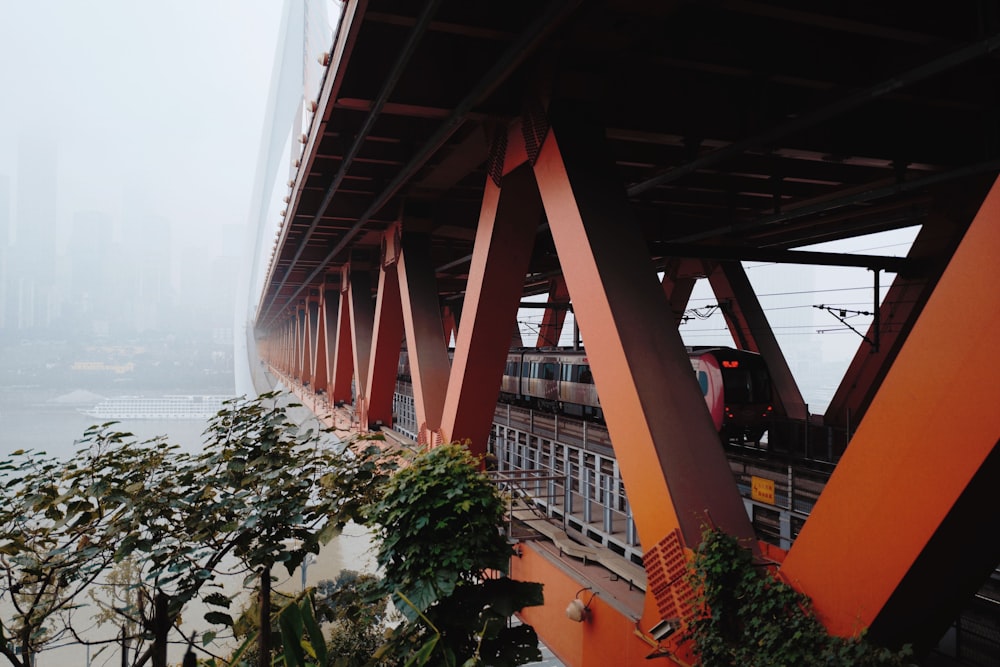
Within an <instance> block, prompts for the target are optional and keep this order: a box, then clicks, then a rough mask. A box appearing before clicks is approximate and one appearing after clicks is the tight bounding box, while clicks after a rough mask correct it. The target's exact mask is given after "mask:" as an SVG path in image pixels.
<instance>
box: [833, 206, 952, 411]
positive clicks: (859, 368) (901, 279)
mask: <svg viewBox="0 0 1000 667" xmlns="http://www.w3.org/2000/svg"><path fill="white" fill-rule="evenodd" d="M963 231H965V227H964V225H957V224H955V222H954V221H952V220H946V219H941V218H940V217H938V218H936V219H935V220H934V224H932V225H925V226H924V227H922V228H921V230H920V232H919V233H918V234H917V238H916V239H914V241H913V245H911V246H910V251H909V252H908V253H907V255H906V256H907V257H909V258H912V259H915V260H919V261H922V262H923V263H925V265H927V266H929V267H933V266H934V265H936V264H937V262H936V261H934V260H936V258H937V257H941V256H942V255H944V256H948V255H950V254H952V253H953V252H954V250H955V248H956V247H957V246H958V243H959V240H960V239H961V233H962V232H963ZM928 273H930V274H931V275H928ZM937 278H938V276H937V275H936V274H934V269H933V268H931V269H929V270H928V271H921V272H917V273H914V274H913V275H902V274H897V275H896V277H895V278H894V279H893V281H892V286H891V287H890V288H889V291H888V292H886V295H885V299H883V301H882V305H881V307H880V308H879V311H880V313H879V314H880V318H879V319H880V321H881V335H880V338H881V343H880V345H879V350H878V351H877V352H873V351H872V349H871V347H870V346H868V345H861V346H859V347H858V350H857V352H856V354H855V355H854V359H853V360H852V361H851V365H850V366H849V367H848V368H847V372H846V373H844V377H843V379H842V380H841V381H840V385H839V386H838V387H837V391H836V392H835V393H834V395H833V398H832V399H830V405H829V406H828V407H827V409H826V414H824V415H823V421H824V423H826V424H828V425H832V426H839V427H842V428H843V427H849V428H853V425H854V424H855V423H857V422H858V421H859V420H860V419H862V418H863V417H864V411H865V410H866V409H867V407H868V404H869V403H870V401H871V398H872V397H873V396H874V395H875V393H876V391H877V390H878V386H879V384H880V383H881V381H882V378H883V377H884V373H885V371H886V370H887V365H888V364H890V363H891V360H892V359H894V358H895V356H896V353H897V351H898V348H899V345H901V344H902V341H903V340H904V339H905V338H906V336H907V335H908V334H909V332H910V329H911V328H912V326H913V322H914V321H915V319H916V314H917V313H919V311H920V310H921V309H922V308H923V306H924V304H926V302H927V299H928V298H929V296H930V294H931V292H932V291H933V287H934V285H935V283H936V282H937ZM865 335H866V336H867V337H868V338H869V339H873V338H874V332H873V331H872V330H871V328H869V330H868V331H867V332H866V334H865Z"/></svg>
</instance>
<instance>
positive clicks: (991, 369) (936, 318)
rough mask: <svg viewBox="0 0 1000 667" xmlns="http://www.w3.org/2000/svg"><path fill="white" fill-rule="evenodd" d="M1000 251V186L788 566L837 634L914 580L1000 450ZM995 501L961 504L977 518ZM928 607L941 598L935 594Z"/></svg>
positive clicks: (957, 556) (962, 551)
mask: <svg viewBox="0 0 1000 667" xmlns="http://www.w3.org/2000/svg"><path fill="white" fill-rule="evenodd" d="M998 257H1000V185H998V184H994V186H993V188H992V190H991V191H990V193H989V194H988V195H987V197H986V200H985V201H984V202H983V204H982V206H981V208H980V210H979V212H978V214H977V215H976V217H975V219H974V220H973V222H972V224H971V226H970V228H969V230H968V232H967V233H966V235H965V238H964V239H963V240H962V242H961V244H960V245H959V247H958V248H957V250H956V251H955V253H954V256H953V258H952V260H951V262H950V263H949V265H948V267H947V269H946V270H945V271H944V273H943V274H942V276H941V279H940V280H939V282H938V285H937V287H936V289H935V290H934V292H933V294H932V295H931V297H930V298H929V300H928V301H927V305H926V306H925V308H924V310H923V312H922V313H921V315H920V317H919V318H918V319H917V321H916V323H915V324H914V326H913V330H912V331H911V333H910V335H909V337H908V338H907V340H906V342H905V343H904V344H903V346H902V348H901V349H900V351H899V354H898V356H897V358H896V361H895V363H894V364H893V365H892V367H891V368H890V369H889V371H888V373H887V374H886V377H885V380H884V381H883V383H882V386H881V387H880V389H879V391H878V393H877V394H876V395H875V397H874V400H873V401H872V403H871V406H870V408H869V409H868V412H867V414H866V416H865V417H864V419H863V420H862V421H861V423H860V424H859V427H858V430H857V433H856V434H855V436H854V438H853V440H852V441H851V444H850V446H849V447H848V448H847V451H846V453H845V455H844V457H843V458H842V460H841V461H840V463H839V464H838V466H837V468H836V470H835V472H834V474H833V476H832V477H831V478H830V481H829V483H828V484H827V486H826V489H825V490H824V491H823V494H822V495H821V496H820V498H819V501H818V503H817V505H816V507H815V509H814V510H813V512H812V516H811V517H810V518H809V520H808V521H807V522H806V524H805V526H804V528H803V530H802V532H801V533H800V535H799V536H798V538H797V539H796V541H795V544H794V545H793V546H792V549H791V550H790V551H789V554H788V557H787V559H786V560H785V563H784V565H783V567H782V573H783V574H784V576H785V577H786V578H787V579H788V580H789V581H790V582H792V583H793V584H794V585H795V586H797V587H798V588H799V589H800V590H802V591H804V592H805V593H806V594H807V595H809V596H810V597H811V598H812V599H813V603H814V605H815V607H816V610H817V611H818V612H819V614H820V616H821V618H822V619H823V621H824V622H825V623H826V625H827V627H828V628H830V630H832V631H833V632H835V633H837V634H840V635H852V634H854V633H856V632H858V631H859V630H863V629H865V628H868V627H869V626H871V625H872V624H873V622H874V621H876V620H878V619H879V618H880V614H881V613H882V611H883V609H884V608H885V607H886V605H887V603H888V601H889V600H890V599H891V598H892V597H893V596H894V595H898V594H900V586H901V585H902V582H904V581H906V582H907V585H912V584H913V583H914V582H912V581H910V580H909V579H907V577H908V575H909V573H910V570H911V568H912V567H913V566H914V564H915V562H917V560H918V559H919V558H921V556H923V555H924V553H925V551H926V549H927V548H928V546H929V544H930V543H931V540H932V538H933V537H934V535H935V532H936V531H937V530H938V529H939V527H940V526H941V525H942V522H943V521H944V520H945V519H946V517H948V516H949V514H950V513H952V512H954V511H957V510H956V508H955V506H956V502H957V501H958V499H959V498H960V496H961V495H962V494H963V492H964V491H965V490H966V488H967V486H968V485H969V484H970V481H971V480H973V479H974V478H975V476H976V475H977V472H978V471H979V470H980V467H981V466H983V464H984V462H985V461H987V460H988V457H991V455H993V453H994V450H995V448H996V447H997V444H998V442H997V441H998V437H1000V409H998V406H1000V383H998V382H997V369H996V366H995V365H994V364H992V363H991V356H992V354H991V351H992V350H993V349H995V347H996V345H995V341H996V335H997V331H1000V290H998V289H997V285H1000V262H998V261H997V258H998ZM989 483H990V484H991V485H992V487H993V489H994V491H993V494H994V496H996V495H998V493H997V491H996V490H995V489H996V488H997V486H998V485H997V483H996V480H993V481H992V482H989ZM996 506H997V505H996V501H994V502H993V504H992V506H991V507H989V508H985V507H971V508H968V507H964V508H962V511H964V512H967V513H969V516H967V517H966V519H967V520H968V521H969V522H970V524H972V525H977V523H976V520H977V514H976V513H977V512H978V513H981V512H988V511H992V510H993V509H995V507H996ZM980 530H993V528H992V527H991V526H990V525H988V524H986V525H982V527H981V529H980ZM975 532H976V530H975V529H973V530H971V531H969V532H968V534H966V535H960V536H958V539H957V540H956V543H955V544H954V546H953V549H954V552H953V553H951V554H949V556H950V557H951V558H952V568H953V569H958V570H960V569H961V564H962V562H963V559H966V558H969V557H971V556H974V555H975V554H973V553H971V552H970V551H969V550H968V545H967V544H966V545H965V546H963V543H962V540H970V539H973V538H974V537H975V535H974V533H975ZM932 577H933V574H932V575H931V578H928V579H926V583H927V584H928V587H932V586H933V585H934V584H935V583H936V582H935V581H934V580H933V578H932ZM916 583H918V584H919V582H916ZM924 604H925V605H926V606H927V608H928V609H930V608H932V607H933V605H934V604H935V600H934V599H933V596H932V595H931V594H930V593H928V597H927V598H926V600H925V602H924ZM914 611H915V612H916V611H918V610H914ZM931 641H933V639H931Z"/></svg>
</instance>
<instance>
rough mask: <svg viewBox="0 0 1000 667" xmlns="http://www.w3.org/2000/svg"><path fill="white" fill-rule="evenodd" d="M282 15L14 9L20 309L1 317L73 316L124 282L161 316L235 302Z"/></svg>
mask: <svg viewBox="0 0 1000 667" xmlns="http://www.w3.org/2000/svg"><path fill="white" fill-rule="evenodd" d="M282 11H283V3H280V2H274V1H273V0H215V1H212V2H196V1H194V0H189V1H184V2H171V3H134V2H129V1H127V0H101V1H100V2H96V3H76V2H70V1H57V2H48V3H17V4H16V5H13V4H12V5H11V6H9V7H5V12H4V21H3V22H2V23H0V56H2V57H3V59H4V62H5V66H4V67H3V68H0V86H2V87H3V90H4V95H3V96H2V97H0V252H2V255H0V259H2V261H3V265H2V266H0V279H2V278H3V276H5V275H6V276H7V288H6V290H5V292H6V293H0V297H2V298H0V300H3V299H5V300H6V301H7V302H8V307H9V305H10V303H11V300H12V299H14V300H15V301H17V300H19V302H20V306H19V307H20V312H19V311H18V310H17V308H15V309H13V311H11V310H10V308H8V317H7V318H6V321H3V326H5V327H7V328H8V329H9V328H10V327H11V326H19V325H20V326H25V325H30V326H25V328H40V327H41V326H42V324H43V322H42V321H40V320H44V321H49V322H60V321H61V322H68V321H73V320H69V319H68V315H69V314H70V313H75V314H79V313H80V312H82V311H84V310H86V308H88V307H89V306H88V303H87V301H88V299H90V300H92V301H93V302H95V303H98V302H101V301H102V300H103V302H104V304H105V305H104V307H105V308H107V307H108V306H107V304H108V302H109V299H114V298H119V297H117V296H116V294H115V290H116V289H117V290H121V291H122V292H128V291H129V290H133V292H132V293H133V294H134V296H133V297H132V298H133V299H139V300H140V301H144V302H146V303H148V304H150V310H156V309H157V308H158V307H159V309H160V310H163V312H161V313H160V314H159V315H158V317H159V319H160V320H162V319H164V318H165V317H168V316H169V317H171V318H172V317H178V316H183V315H184V314H185V309H184V308H183V307H179V308H177V309H174V310H169V311H167V310H164V308H165V307H166V306H170V305H171V304H172V303H178V304H181V303H183V302H187V303H190V304H191V305H192V308H191V309H190V311H191V312H190V315H191V316H192V317H195V318H197V317H204V315H205V312H204V311H205V306H204V304H203V302H204V301H205V300H206V299H207V300H209V302H210V300H211V299H213V298H214V299H216V300H218V299H219V298H220V296H219V295H221V294H225V298H226V299H228V300H230V301H231V299H232V298H233V294H232V292H233V290H235V286H236V276H235V275H233V274H234V273H235V272H236V271H237V268H238V266H239V262H240V261H241V260H242V257H243V253H244V251H245V247H246V235H247V234H248V233H249V231H248V224H247V221H248V217H249V213H250V210H249V209H250V205H251V189H252V185H253V179H254V172H255V167H256V162H257V153H258V150H259V146H260V136H261V128H262V124H263V119H264V116H265V111H266V108H265V107H266V104H267V97H268V89H269V86H270V82H271V68H272V62H273V60H274V53H275V46H276V42H277V39H278V35H279V32H280V29H281V18H282ZM15 271H17V272H18V273H19V274H20V275H21V279H20V282H19V283H18V284H13V283H11V282H10V278H11V274H12V273H14V272H15ZM164 274H166V275H164ZM229 278H231V280H232V283H231V285H228V286H220V285H219V284H218V283H220V282H226V280H227V279H229ZM12 285H13V286H12ZM46 285H48V286H46ZM115 285H117V287H114V286H115ZM222 287H224V288H225V289H220V288H222ZM49 292H51V294H50V293H49ZM26 294H27V295H28V296H25V295H26ZM87 295H89V296H87ZM135 295H138V296H135ZM31 300H33V303H35V310H36V312H34V313H33V314H32V316H31V317H27V319H26V318H25V315H24V309H25V306H24V303H25V302H27V301H31ZM42 300H45V305H39V303H41V301H42ZM199 308H200V309H201V310H202V311H203V312H200V313H199V312H198V311H199ZM226 311H227V313H226V315H227V320H226V321H227V323H231V321H232V316H231V313H232V306H231V304H227V305H226ZM11 312H13V315H14V319H13V320H12V319H11V317H10V314H11ZM168 312H169V315H167V313H168ZM91 315H94V313H93V311H91ZM143 317H145V318H146V320H147V321H148V322H150V323H153V324H156V325H157V326H158V327H161V328H162V326H164V325H165V324H166V323H164V322H156V319H157V315H156V314H151V313H146V314H145V315H144V314H143V313H136V314H135V315H134V318H133V319H134V320H135V321H136V322H137V323H139V326H140V328H141V326H142V325H141V323H142V322H143ZM66 333H67V334H69V333H70V332H66ZM83 333H87V332H83ZM89 333H100V332H99V331H97V332H94V331H91V332H89Z"/></svg>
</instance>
